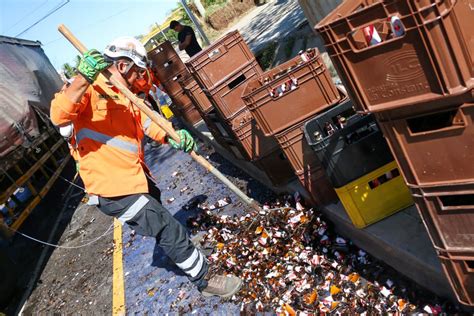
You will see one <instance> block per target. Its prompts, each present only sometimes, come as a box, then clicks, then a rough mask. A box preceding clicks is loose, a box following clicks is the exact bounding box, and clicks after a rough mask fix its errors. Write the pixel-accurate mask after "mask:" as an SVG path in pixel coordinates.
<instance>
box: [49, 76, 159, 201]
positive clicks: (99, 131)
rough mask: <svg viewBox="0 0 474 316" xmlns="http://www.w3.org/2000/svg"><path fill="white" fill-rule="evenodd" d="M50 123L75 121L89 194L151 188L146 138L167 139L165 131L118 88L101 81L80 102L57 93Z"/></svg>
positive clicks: (143, 191) (81, 168)
mask: <svg viewBox="0 0 474 316" xmlns="http://www.w3.org/2000/svg"><path fill="white" fill-rule="evenodd" d="M99 83H100V86H99V85H98V84H99ZM51 121H52V122H53V123H54V124H56V125H61V124H64V123H68V122H73V123H74V130H75V136H76V145H77V153H78V160H79V173H80V175H81V178H82V180H83V182H84V185H85V188H86V190H87V192H88V193H90V194H96V195H99V196H103V197H114V196H122V195H129V194H134V193H146V192H148V185H147V180H146V176H145V172H148V169H147V167H146V165H145V159H144V154H143V146H144V140H145V139H144V136H145V135H147V136H149V137H151V138H152V139H153V140H155V141H158V142H160V143H164V142H165V136H166V132H165V131H164V130H163V129H161V128H160V127H159V126H158V125H157V124H155V123H153V122H152V121H151V120H150V119H149V118H148V117H147V116H146V115H145V114H144V113H143V112H141V111H140V109H138V108H137V107H136V106H134V105H133V104H132V103H131V102H130V100H128V99H127V98H126V97H125V96H124V95H122V94H121V93H120V92H119V91H118V90H117V89H116V88H115V87H113V86H110V85H108V84H107V83H105V82H103V81H102V82H100V81H99V80H98V81H96V83H95V84H94V85H91V86H90V87H89V88H88V89H87V91H86V93H85V94H84V96H83V97H82V99H81V101H80V102H79V103H73V102H71V100H69V99H68V98H67V97H66V95H65V94H64V92H59V93H57V94H56V95H55V97H54V99H53V101H52V102H51Z"/></svg>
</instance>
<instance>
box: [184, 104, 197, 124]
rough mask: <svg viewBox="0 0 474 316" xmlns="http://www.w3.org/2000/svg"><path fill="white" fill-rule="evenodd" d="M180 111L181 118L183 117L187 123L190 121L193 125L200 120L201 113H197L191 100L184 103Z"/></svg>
mask: <svg viewBox="0 0 474 316" xmlns="http://www.w3.org/2000/svg"><path fill="white" fill-rule="evenodd" d="M181 113H182V117H183V119H185V120H186V121H187V122H188V123H191V125H195V124H197V123H199V122H200V121H202V117H201V113H199V111H198V110H197V109H196V107H195V106H194V104H193V103H192V102H189V103H188V104H186V105H184V106H183V107H182V108H181Z"/></svg>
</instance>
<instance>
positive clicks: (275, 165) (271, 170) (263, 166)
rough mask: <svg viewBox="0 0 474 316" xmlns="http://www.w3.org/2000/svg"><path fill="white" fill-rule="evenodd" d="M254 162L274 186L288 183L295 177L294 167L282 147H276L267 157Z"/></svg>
mask: <svg viewBox="0 0 474 316" xmlns="http://www.w3.org/2000/svg"><path fill="white" fill-rule="evenodd" d="M253 164H254V165H255V166H256V167H257V168H259V169H260V170H262V171H263V172H264V173H265V174H266V176H267V178H268V179H269V180H270V182H271V183H272V184H273V185H274V186H281V185H284V184H287V183H288V182H290V181H291V180H293V179H294V178H295V173H294V171H293V168H292V167H291V165H290V163H289V162H288V159H286V157H285V154H284V153H283V151H282V150H281V149H280V148H276V149H274V150H273V151H272V152H271V153H269V154H268V155H266V156H265V157H263V158H261V159H258V160H256V161H254V162H253Z"/></svg>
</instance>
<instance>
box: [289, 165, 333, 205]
mask: <svg viewBox="0 0 474 316" xmlns="http://www.w3.org/2000/svg"><path fill="white" fill-rule="evenodd" d="M295 174H296V176H297V177H298V179H299V180H300V183H301V185H302V186H303V187H304V188H305V189H306V191H308V193H309V194H310V196H311V199H312V202H313V203H314V204H315V205H316V206H323V205H327V204H330V203H332V202H335V201H337V194H336V191H334V188H333V186H332V184H331V182H330V181H329V179H328V177H327V176H326V173H325V172H324V170H323V168H322V166H321V165H315V166H313V167H312V168H306V169H303V170H298V171H296V172H295Z"/></svg>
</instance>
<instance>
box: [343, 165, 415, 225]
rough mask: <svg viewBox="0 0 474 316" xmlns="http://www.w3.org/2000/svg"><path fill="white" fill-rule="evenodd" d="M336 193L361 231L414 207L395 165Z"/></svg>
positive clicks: (348, 185)
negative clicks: (398, 212) (411, 206)
mask: <svg viewBox="0 0 474 316" xmlns="http://www.w3.org/2000/svg"><path fill="white" fill-rule="evenodd" d="M335 190H336V193H337V195H338V197H339V199H340V200H341V202H342V205H344V208H345V209H346V212H347V214H348V215H349V217H350V219H351V221H352V223H354V226H355V227H357V228H363V227H366V226H368V225H370V224H373V223H375V222H377V221H380V220H382V219H384V218H386V217H388V216H390V215H392V214H394V213H396V212H397V211H400V210H402V209H404V208H406V207H408V206H410V205H412V204H414V202H413V199H412V197H411V195H410V191H409V190H408V187H407V186H406V184H405V181H404V179H403V177H402V176H401V174H400V171H399V170H398V166H397V163H396V162H395V161H392V162H391V163H388V164H386V165H385V166H383V167H380V168H378V169H376V170H374V171H372V172H371V173H368V174H366V175H365V176H363V177H360V178H359V179H357V180H354V181H352V182H351V183H349V184H347V185H345V186H343V187H341V188H338V189H335Z"/></svg>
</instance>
